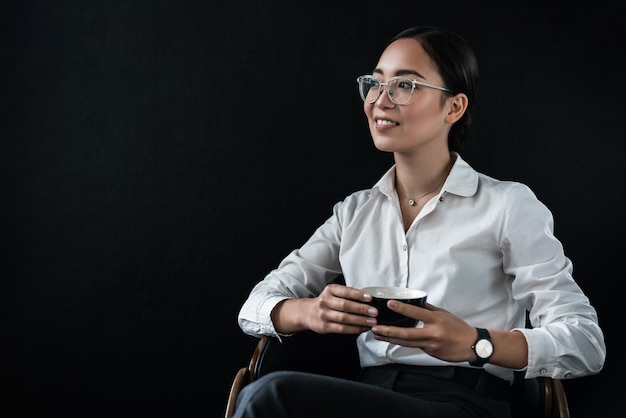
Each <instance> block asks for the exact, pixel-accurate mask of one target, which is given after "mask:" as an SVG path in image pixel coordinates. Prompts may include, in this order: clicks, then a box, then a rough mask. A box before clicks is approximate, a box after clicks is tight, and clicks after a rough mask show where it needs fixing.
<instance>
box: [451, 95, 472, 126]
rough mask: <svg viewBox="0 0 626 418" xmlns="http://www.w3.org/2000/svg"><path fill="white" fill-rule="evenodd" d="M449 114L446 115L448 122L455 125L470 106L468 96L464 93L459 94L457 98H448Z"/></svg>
mask: <svg viewBox="0 0 626 418" xmlns="http://www.w3.org/2000/svg"><path fill="white" fill-rule="evenodd" d="M447 105H448V114H447V115H446V122H448V123H449V124H451V125H452V124H453V123H455V122H456V121H458V120H459V119H461V117H462V116H463V115H464V114H465V111H466V110H467V105H468V99H467V96H466V95H465V94H463V93H459V94H457V95H456V96H453V97H450V98H448V103H447Z"/></svg>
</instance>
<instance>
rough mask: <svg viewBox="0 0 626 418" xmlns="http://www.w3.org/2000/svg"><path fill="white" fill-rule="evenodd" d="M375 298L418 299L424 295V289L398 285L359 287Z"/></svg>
mask: <svg viewBox="0 0 626 418" xmlns="http://www.w3.org/2000/svg"><path fill="white" fill-rule="evenodd" d="M361 290H363V291H365V292H367V293H369V294H370V295H372V297H375V298H382V299H420V298H424V297H426V295H427V293H426V291H424V290H422V289H411V288H408V287H400V286H369V287H364V288H363V289H361Z"/></svg>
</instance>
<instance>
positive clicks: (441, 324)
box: [371, 300, 476, 362]
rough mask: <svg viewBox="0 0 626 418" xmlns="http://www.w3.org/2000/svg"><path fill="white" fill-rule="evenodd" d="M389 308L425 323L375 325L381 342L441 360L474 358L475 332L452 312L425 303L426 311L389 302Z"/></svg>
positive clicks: (454, 360)
mask: <svg viewBox="0 0 626 418" xmlns="http://www.w3.org/2000/svg"><path fill="white" fill-rule="evenodd" d="M387 306H388V307H389V308H390V309H391V310H393V311H395V312H398V313H401V314H403V315H405V316H408V317H410V318H414V319H417V320H419V321H421V322H422V323H423V327H421V328H415V327H407V328H405V327H395V326H386V325H375V326H373V327H372V329H371V331H372V333H373V334H374V338H376V339H377V340H380V341H387V342H389V343H393V344H398V345H401V346H404V347H416V348H420V349H422V350H423V351H424V352H425V353H427V354H429V355H431V356H433V357H436V358H438V359H440V360H445V361H452V362H461V361H471V360H473V359H474V358H475V354H474V352H473V350H472V348H471V347H472V345H473V344H474V341H476V329H475V328H474V327H472V326H471V325H469V324H468V323H467V322H465V321H464V320H462V319H461V318H459V317H458V316H456V315H454V314H452V313H451V312H449V311H447V310H445V309H443V308H438V307H436V306H434V305H431V304H430V303H426V305H425V306H424V307H423V308H420V307H417V306H413V305H409V304H407V303H402V302H399V301H397V300H390V301H389V302H387Z"/></svg>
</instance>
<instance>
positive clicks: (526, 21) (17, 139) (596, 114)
mask: <svg viewBox="0 0 626 418" xmlns="http://www.w3.org/2000/svg"><path fill="white" fill-rule="evenodd" d="M294 3H295V4H294ZM309 3H310V4H299V3H297V2H289V1H280V0H263V1H261V0H259V1H251V0H250V1H232V0H231V1H224V0H220V1H215V0H213V1H210V2H208V1H204V0H196V1H192V0H188V1H165V0H163V1H147V0H146V1H95V0H93V1H78V0H77V1H56V2H48V1H29V2H12V3H11V2H8V3H7V2H5V3H3V4H2V5H1V6H0V34H1V37H0V42H1V50H0V53H1V57H0V59H1V71H2V73H1V74H0V75H1V81H0V89H1V90H0V98H1V99H0V106H1V108H0V110H1V111H2V117H1V122H2V123H1V125H0V129H1V131H0V164H1V165H0V167H1V169H2V172H1V173H0V174H1V175H0V186H2V191H3V193H2V200H1V206H0V210H1V213H0V214H1V215H2V216H1V218H0V237H1V238H0V239H1V242H2V244H3V249H2V252H1V254H2V259H1V260H0V261H1V265H2V267H1V270H0V274H1V281H0V286H1V287H0V307H1V309H2V312H1V320H0V324H1V328H0V347H1V348H2V351H3V352H4V355H3V356H2V361H1V362H0V376H1V379H2V380H4V382H5V383H7V384H8V385H9V387H10V390H9V391H8V395H9V396H8V402H6V403H4V404H3V405H5V406H3V408H5V409H6V410H7V414H4V415H3V416H15V417H86V416H89V417H140V416H141V417H142V416H146V417H147V416H150V417H160V416H163V417H166V416H177V417H213V416H215V417H217V416H220V415H221V414H222V413H223V410H224V405H225V402H226V397H227V393H228V389H229V385H230V383H231V380H232V378H233V376H234V373H235V371H236V370H237V369H238V368H239V367H242V366H244V365H245V364H246V363H247V361H248V358H249V355H250V353H251V350H252V348H253V346H254V344H255V340H254V339H253V338H252V337H249V336H245V335H243V334H242V333H241V331H240V330H239V328H238V326H237V322H236V315H237V312H238V309H239V307H240V305H241V303H242V301H243V300H244V298H245V297H246V295H247V293H248V291H249V290H250V288H251V287H252V285H253V284H254V283H256V282H257V281H258V280H260V279H262V278H263V276H264V275H265V273H266V272H267V271H269V270H270V269H271V268H274V267H275V266H276V265H277V263H278V262H279V261H280V259H281V258H282V257H283V256H285V255H286V254H287V253H288V252H289V251H290V250H291V249H292V248H294V247H296V246H298V245H300V244H301V243H302V242H303V241H304V240H305V239H306V238H307V237H308V236H309V234H310V233H311V232H312V231H313V229H314V228H315V227H317V226H318V225H319V224H320V223H322V222H323V221H324V220H325V219H326V217H328V216H329V215H330V212H331V207H332V204H333V203H334V202H336V201H337V200H339V199H341V198H342V197H343V196H345V195H347V194H348V193H350V192H352V191H355V190H357V189H360V188H366V187H369V186H371V185H372V184H373V183H374V182H375V181H376V180H377V179H378V177H379V176H380V175H382V173H383V172H384V171H385V170H386V169H387V168H388V166H389V165H390V164H391V162H392V159H391V156H390V155H386V154H381V153H379V152H377V151H376V150H375V149H374V147H373V145H372V143H371V138H370V137H369V133H368V131H367V128H366V123H365V117H364V115H363V113H362V103H361V101H360V99H359V97H358V94H357V89H356V82H355V78H356V76H358V75H360V74H362V73H365V72H368V71H369V70H371V68H372V67H373V66H374V65H375V63H376V60H377V59H378V55H379V54H380V52H381V51H382V48H383V46H384V44H385V42H386V41H387V39H388V38H389V37H390V36H391V35H393V34H395V33H396V32H398V31H399V30H401V29H404V28H405V27H408V26H411V25H414V24H443V25H446V26H449V27H451V28H453V29H456V30H457V31H459V32H460V33H462V34H463V35H465V36H466V37H467V38H468V39H469V40H470V42H471V43H472V44H473V45H474V47H475V49H476V52H477V54H478V56H479V62H480V70H481V88H480V96H479V99H478V103H477V106H478V107H477V109H476V112H475V130H474V135H473V144H472V145H471V147H470V148H469V149H468V150H467V151H466V153H465V154H464V157H465V158H466V159H467V160H468V161H469V162H470V163H471V164H472V165H473V166H474V167H475V168H477V169H478V170H480V171H483V172H485V173H487V174H490V175H493V176H496V177H499V178H502V179H514V180H519V181H522V182H525V183H527V184H528V185H529V186H531V187H532V188H533V189H534V190H535V191H536V193H537V195H538V196H539V197H540V198H541V199H542V200H543V201H544V202H545V203H546V204H547V205H548V206H549V207H550V208H551V209H552V211H553V213H554V216H555V222H556V233H557V235H558V236H559V237H560V238H561V239H562V241H563V243H564V246H565V250H566V252H567V253H568V255H569V256H571V258H572V259H573V261H574V266H575V276H576V277H577V280H578V281H579V283H580V285H581V286H582V288H583V289H584V290H585V291H586V292H587V293H588V294H589V296H590V298H591V300H592V302H593V303H594V305H595V306H596V307H597V309H598V313H599V316H600V322H601V325H602V326H603V327H604V329H605V332H606V340H607V343H608V347H609V358H608V360H607V367H606V368H605V370H604V371H603V372H601V373H600V374H599V375H597V376H592V377H588V378H583V379H580V380H577V381H567V382H566V389H567V390H568V394H569V400H570V405H571V409H572V411H571V412H572V416H573V417H587V416H591V414H592V413H597V412H598V410H597V405H598V404H599V403H602V404H603V405H605V406H606V408H607V411H608V410H613V409H615V408H618V405H621V404H622V402H620V401H619V400H618V399H617V395H616V391H614V390H611V389H610V387H609V383H608V382H609V379H610V378H615V377H618V376H617V373H616V372H615V370H614V368H613V367H611V366H612V365H613V364H614V362H613V361H612V358H613V357H612V356H614V355H616V352H615V351H614V350H611V348H612V347H613V345H612V343H614V341H616V338H617V335H618V334H617V332H619V331H618V330H617V324H618V322H617V320H616V318H615V315H616V314H617V313H619V310H618V309H616V308H615V306H620V305H619V304H618V303H619V302H620V301H618V298H617V293H616V292H615V290H614V289H615V286H616V285H617V284H618V283H619V281H620V279H621V277H622V273H621V271H622V268H621V267H622V264H623V259H622V257H623V251H624V244H623V243H622V242H621V240H620V238H621V237H623V236H624V234H626V231H625V225H624V221H623V218H622V215H623V213H624V198H623V193H622V192H623V190H624V186H623V180H624V175H623V171H622V167H623V163H620V161H621V160H622V159H623V156H622V152H623V150H624V142H623V141H624V129H623V114H624V110H626V109H625V105H624V93H625V92H626V89H625V87H626V86H625V84H626V82H625V78H624V74H625V68H624V64H623V61H622V60H621V50H622V43H623V40H624V39H625V35H626V31H625V30H624V25H623V22H622V20H621V18H620V16H621V13H619V12H618V10H617V6H611V5H609V2H605V3H607V4H602V3H603V2H600V3H598V2H595V3H594V4H593V7H587V6H577V7H573V6H571V5H568V6H567V7H565V6H554V5H548V4H542V5H537V6H531V5H529V4H528V2H521V4H520V5H509V6H496V7H489V8H475V7H472V5H471V4H473V2H466V1H459V2H445V3H441V2H439V3H437V2H435V3H428V2H420V3H415V2H413V3H403V4H402V5H401V6H398V7H397V8H396V6H394V7H390V6H388V5H387V4H386V3H385V4H380V3H379V4H377V5H376V6H375V7H374V6H372V7H369V6H368V7H364V6H359V3H360V2H337V1H335V2H327V3H329V4H333V6H332V7H330V6H325V5H324V4H325V2H323V3H320V2H309ZM610 4H612V3H610ZM620 377H621V376H620ZM607 394H608V396H609V399H606V398H607ZM215 399H217V400H218V401H217V402H216V401H215ZM618 402H619V403H618ZM611 404H613V405H612V406H611ZM0 412H1V411H0Z"/></svg>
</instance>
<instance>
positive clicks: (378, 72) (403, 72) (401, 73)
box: [372, 68, 426, 80]
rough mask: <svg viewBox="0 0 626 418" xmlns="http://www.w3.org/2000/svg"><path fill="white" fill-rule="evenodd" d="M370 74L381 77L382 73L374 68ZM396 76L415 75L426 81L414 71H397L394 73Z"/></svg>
mask: <svg viewBox="0 0 626 418" xmlns="http://www.w3.org/2000/svg"><path fill="white" fill-rule="evenodd" d="M372 74H380V75H383V71H382V70H381V69H379V68H375V69H374V71H373V73H372ZM395 75H396V76H399V75H415V76H417V77H419V78H421V79H422V80H426V77H424V76H423V75H421V74H420V73H418V72H417V71H415V70H398V71H396V74H395Z"/></svg>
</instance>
